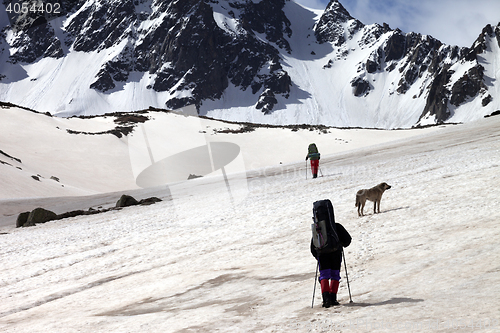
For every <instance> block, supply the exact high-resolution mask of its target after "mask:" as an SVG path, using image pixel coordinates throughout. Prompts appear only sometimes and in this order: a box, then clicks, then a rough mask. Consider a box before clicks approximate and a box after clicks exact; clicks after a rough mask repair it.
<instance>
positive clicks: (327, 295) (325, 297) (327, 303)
mask: <svg viewBox="0 0 500 333" xmlns="http://www.w3.org/2000/svg"><path fill="white" fill-rule="evenodd" d="M330 295H331V294H330V293H328V292H327V293H322V294H321V296H323V305H322V306H323V307H324V308H329V307H330V306H331V305H332V303H331V300H330Z"/></svg>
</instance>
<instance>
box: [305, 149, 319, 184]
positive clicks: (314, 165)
mask: <svg viewBox="0 0 500 333" xmlns="http://www.w3.org/2000/svg"><path fill="white" fill-rule="evenodd" d="M307 159H311V172H312V175H313V178H317V177H318V167H319V159H320V153H319V151H318V148H317V147H316V144H315V143H311V144H310V145H309V148H308V153H307V156H306V161H307Z"/></svg>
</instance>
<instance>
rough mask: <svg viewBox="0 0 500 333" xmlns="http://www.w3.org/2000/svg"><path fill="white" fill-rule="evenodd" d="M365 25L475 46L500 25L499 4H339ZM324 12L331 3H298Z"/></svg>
mask: <svg viewBox="0 0 500 333" xmlns="http://www.w3.org/2000/svg"><path fill="white" fill-rule="evenodd" d="M339 1H340V3H341V4H342V5H343V6H344V7H345V8H346V9H347V10H348V11H349V13H350V14H351V15H352V16H353V17H355V18H357V19H358V20H360V21H361V22H363V23H364V24H372V23H379V24H382V23H384V22H386V23H388V24H389V25H390V26H391V28H392V29H395V28H400V29H401V30H403V31H404V32H412V31H413V32H418V33H421V34H426V35H431V36H433V37H435V38H437V39H439V40H441V41H442V42H443V43H446V44H452V45H459V46H468V47H470V46H472V43H473V42H474V41H475V40H476V38H477V36H478V35H479V34H480V33H481V30H482V29H483V28H484V26H486V24H488V23H490V24H492V25H496V24H497V23H498V22H500V0H339ZM295 2H298V3H300V4H302V5H305V6H307V7H310V8H315V9H325V8H326V6H327V4H328V3H329V0H295Z"/></svg>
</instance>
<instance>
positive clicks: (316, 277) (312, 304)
mask: <svg viewBox="0 0 500 333" xmlns="http://www.w3.org/2000/svg"><path fill="white" fill-rule="evenodd" d="M318 268H319V259H318V264H317V265H316V275H315V276H314V290H313V300H312V303H311V308H314V295H315V294H316V280H317V279H318Z"/></svg>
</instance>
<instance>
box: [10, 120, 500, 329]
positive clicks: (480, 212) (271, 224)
mask: <svg viewBox="0 0 500 333" xmlns="http://www.w3.org/2000/svg"><path fill="white" fill-rule="evenodd" d="M499 125H500V118H498V117H493V118H489V119H484V120H480V121H477V122H472V123H470V124H466V125H457V126H450V127H446V128H442V129H440V130H438V131H434V132H433V133H427V134H426V135H422V136H417V137H413V138H407V139H405V140H402V141H401V140H399V141H392V142H387V143H384V144H380V145H375V146H368V147H364V148H359V149H354V150H348V151H344V152H339V153H333V154H324V155H322V156H323V157H322V159H321V165H320V166H321V169H322V173H323V177H319V178H317V179H314V180H312V179H310V178H309V179H308V180H306V179H305V172H306V170H305V168H304V167H305V166H304V163H303V161H302V162H297V163H291V164H286V165H278V166H274V167H267V168H260V169H255V170H253V171H252V172H250V173H248V175H245V174H240V176H236V177H240V180H242V181H243V183H244V184H246V185H245V186H241V187H236V188H232V193H233V195H234V196H233V198H234V206H233V205H232V204H231V202H230V201H229V200H228V199H227V196H228V189H227V186H226V184H225V181H224V179H223V177H208V178H200V179H195V180H193V181H192V182H184V183H182V184H180V185H179V186H178V187H177V190H176V192H175V194H173V193H172V191H169V190H168V188H163V189H162V188H158V189H156V191H157V194H161V193H162V192H163V195H162V197H163V198H164V199H165V201H163V202H161V203H158V204H156V205H154V206H149V207H136V208H126V209H123V210H121V211H113V212H108V213H104V214H102V215H94V216H87V217H79V218H72V219H67V220H62V221H58V222H49V223H46V224H43V225H38V226H36V227H31V228H21V229H15V228H14V227H13V226H12V225H11V226H7V227H2V229H1V231H2V233H3V234H2V235H0V241H1V244H2V246H1V247H0V262H1V265H2V268H3V270H2V275H1V282H0V290H1V292H0V298H1V302H0V328H1V329H2V331H4V332H77V331H78V332H96V331H100V332H104V331H106V332H137V331H149V332H180V331H211V332H213V331H218V332H235V331H236V332H290V331H295V332H318V331H322V332H323V331H328V332H351V331H352V332H401V331H411V332H433V331H436V332H455V331H457V330H458V331H478V332H497V331H498V329H499V326H500V323H499V318H498V308H499V306H500V303H499V299H498V297H496V291H497V289H498V286H499V285H500V275H499V274H498V270H499V267H498V262H499V258H500V251H499V249H498V246H497V241H498V237H500V227H499V225H498V219H499V218H500V215H499V213H498V209H496V208H495V207H496V206H497V202H498V196H499V190H498V188H499V185H500V181H499V178H498V174H499V172H498V168H499V165H500V154H499V150H500V146H499V142H500V141H499V135H500V132H499V130H498V129H499V128H500V127H499ZM249 134H250V135H252V134H253V135H255V137H254V139H255V140H257V139H258V138H259V137H260V135H261V133H259V132H252V133H249ZM311 134H312V135H313V137H309V138H308V139H309V140H316V139H317V140H318V141H319V140H321V139H322V138H323V135H324V134H319V133H311ZM262 139H266V140H267V139H268V138H267V137H266V136H263V137H262ZM289 144H290V146H288V147H286V148H287V149H283V150H284V151H291V150H295V149H296V146H295V145H294V144H295V143H294V142H289ZM326 146H327V144H326V143H323V144H322V145H321V146H319V147H320V150H322V151H324V148H325V149H326ZM323 147H324V148H323ZM256 163H261V161H256ZM381 181H386V182H388V183H389V184H391V185H392V186H393V187H392V189H390V190H389V191H387V192H386V193H385V194H384V198H383V200H382V205H381V211H382V212H381V214H377V215H373V214H372V213H371V210H370V209H369V207H368V208H367V209H366V213H367V215H366V216H365V217H363V218H358V217H357V214H356V212H355V208H354V196H355V193H356V191H357V190H358V189H360V188H366V187H370V186H373V185H375V184H377V183H379V182H381ZM324 198H329V199H331V200H332V202H333V205H334V207H335V212H336V218H337V222H339V223H341V224H343V225H344V226H345V227H346V229H347V230H348V231H349V232H350V233H351V235H352V236H353V243H352V245H351V246H350V247H348V248H347V249H346V260H347V267H348V272H349V280H350V286H351V291H352V298H353V301H354V303H353V304H349V296H348V293H347V286H346V279H345V275H344V272H342V277H343V278H342V281H341V289H340V294H339V298H340V302H341V303H342V305H341V306H339V307H334V308H330V309H323V308H321V305H320V295H319V289H318V290H316V299H315V305H314V308H312V309H311V297H312V293H313V286H314V270H315V261H314V259H313V258H312V256H311V255H310V254H309V249H308V247H309V239H310V218H311V208H312V203H313V202H314V201H315V200H318V199H324ZM108 199H109V198H108ZM53 200H56V201H57V200H59V203H60V204H64V203H65V199H53ZM82 200H83V199H82ZM92 200H94V201H93V202H92V203H91V202H90V201H89V202H88V204H89V205H90V204H92V205H93V204H95V203H96V202H95V198H93V199H92ZM106 200H107V199H106ZM53 204H57V202H53ZM0 207H1V206H0ZM472 327H473V328H472Z"/></svg>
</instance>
